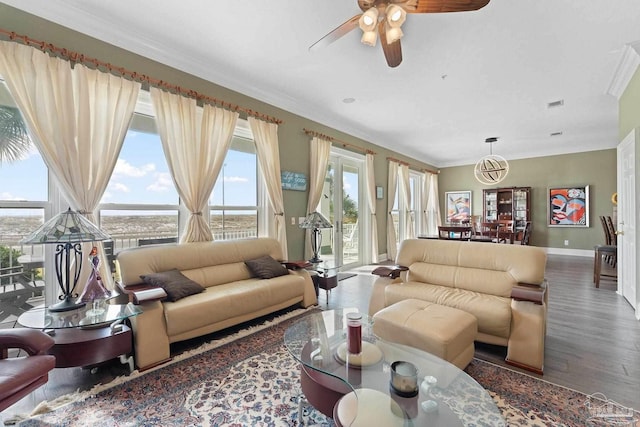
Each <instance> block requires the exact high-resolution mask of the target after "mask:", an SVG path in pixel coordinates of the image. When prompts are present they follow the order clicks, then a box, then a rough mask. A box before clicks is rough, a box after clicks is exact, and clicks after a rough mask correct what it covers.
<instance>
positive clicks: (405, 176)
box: [398, 165, 416, 239]
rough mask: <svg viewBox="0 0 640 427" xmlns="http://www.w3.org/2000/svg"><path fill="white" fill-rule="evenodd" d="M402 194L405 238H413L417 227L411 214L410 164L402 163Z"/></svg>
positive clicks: (400, 167)
mask: <svg viewBox="0 0 640 427" xmlns="http://www.w3.org/2000/svg"><path fill="white" fill-rule="evenodd" d="M398 171H399V173H400V196H401V197H402V201H403V203H404V212H403V214H404V233H403V234H404V238H405V239H413V238H415V237H416V227H415V224H414V222H413V215H412V214H411V183H410V181H409V166H408V165H400V166H399V167H398Z"/></svg>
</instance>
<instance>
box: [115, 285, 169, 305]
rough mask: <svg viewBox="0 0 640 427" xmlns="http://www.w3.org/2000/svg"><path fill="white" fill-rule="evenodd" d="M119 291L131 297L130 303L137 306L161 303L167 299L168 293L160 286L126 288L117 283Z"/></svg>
mask: <svg viewBox="0 0 640 427" xmlns="http://www.w3.org/2000/svg"><path fill="white" fill-rule="evenodd" d="M116 286H117V287H118V291H119V292H120V293H123V294H125V295H127V296H129V302H132V303H134V304H136V305H139V304H142V303H144V302H148V301H161V300H163V299H165V298H166V297H167V293H166V292H165V290H164V289H162V288H161V287H159V286H151V285H133V286H128V287H126V288H125V287H124V286H122V283H120V282H116Z"/></svg>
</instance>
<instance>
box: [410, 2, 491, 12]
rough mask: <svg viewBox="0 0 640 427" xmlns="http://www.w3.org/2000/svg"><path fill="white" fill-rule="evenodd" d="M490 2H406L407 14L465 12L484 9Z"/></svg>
mask: <svg viewBox="0 0 640 427" xmlns="http://www.w3.org/2000/svg"><path fill="white" fill-rule="evenodd" d="M489 1H490V0H408V1H407V2H406V3H405V5H404V9H405V10H406V11H407V13H440V12H467V11H470V10H478V9H482V8H483V7H485V6H486V5H487V4H488V3H489Z"/></svg>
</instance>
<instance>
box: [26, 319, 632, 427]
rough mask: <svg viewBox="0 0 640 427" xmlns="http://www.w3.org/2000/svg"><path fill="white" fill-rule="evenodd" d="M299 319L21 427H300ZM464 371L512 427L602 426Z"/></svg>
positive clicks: (573, 406)
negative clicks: (293, 328)
mask: <svg viewBox="0 0 640 427" xmlns="http://www.w3.org/2000/svg"><path fill="white" fill-rule="evenodd" d="M307 314H308V311H307V312H304V313H302V314H300V315H302V316H304V315H307ZM297 315H298V313H294V314H292V315H290V316H289V318H286V319H284V320H282V319H276V320H275V321H273V322H271V323H270V324H266V325H264V326H263V327H262V328H258V329H261V330H259V331H258V332H255V333H252V334H250V335H246V336H231V337H230V338H229V339H227V340H225V342H214V343H209V344H204V345H203V346H202V347H200V348H198V349H196V350H193V351H191V352H189V353H188V354H185V355H182V356H180V357H177V358H176V359H175V360H174V361H173V362H172V363H171V364H169V365H164V366H162V367H159V368H157V369H155V370H151V371H146V372H144V373H142V374H140V373H138V372H134V373H133V374H132V375H131V376H129V377H123V378H119V379H116V380H114V381H113V382H112V383H110V384H107V385H103V386H97V387H96V388H94V389H93V390H91V391H90V392H85V393H79V394H75V395H70V396H63V397H62V398H61V399H57V400H56V401H53V402H49V403H48V404H44V405H42V406H41V407H39V408H40V409H38V408H36V410H37V411H40V412H45V411H48V410H49V411H51V412H46V413H42V414H40V415H35V416H33V417H32V418H29V419H27V420H24V421H23V422H21V423H20V425H21V426H87V425H91V426H109V427H113V426H166V427H168V426H229V427H236V426H237V427H240V426H274V427H275V426H298V425H300V420H299V419H298V399H299V396H300V395H301V391H300V387H299V381H298V366H297V363H296V362H295V361H294V360H293V358H292V357H291V356H290V355H289V354H288V352H287V350H286V349H285V348H284V345H283V334H284V331H285V330H286V328H287V327H288V326H289V325H290V324H291V322H294V321H295V319H296V317H297ZM226 341H230V342H226ZM467 372H468V373H469V374H470V375H471V376H472V377H473V378H475V379H476V380H477V381H478V382H479V383H480V384H481V385H483V386H484V387H485V388H486V389H487V390H489V392H490V394H491V395H492V397H493V398H494V400H495V401H496V403H497V404H498V406H499V408H500V409H501V411H502V413H503V415H504V417H505V418H506V419H507V422H508V425H510V426H585V425H605V424H602V423H596V422H593V419H592V420H590V419H589V417H590V411H589V408H588V407H587V406H585V404H586V403H587V401H588V396H586V395H584V394H582V393H579V392H576V391H573V390H569V389H566V388H564V387H559V386H556V385H553V384H551V383H548V382H546V381H541V380H539V379H537V378H534V377H531V376H528V375H523V374H520V373H518V372H515V371H512V370H510V369H505V368H502V367H500V366H497V365H493V364H491V363H488V362H483V361H480V360H476V359H474V360H473V362H472V363H471V364H470V365H469V367H468V368H467ZM62 402H64V403H65V404H64V406H61V407H57V406H59V405H60V403H62ZM69 402H70V403H69ZM56 407H57V408H56ZM303 417H304V418H305V419H304V422H305V425H316V426H333V422H332V421H331V420H330V419H328V418H326V417H325V416H323V415H322V414H320V413H319V412H317V411H315V410H314V409H313V408H310V407H308V408H306V409H305V411H304V412H303ZM596 421H597V420H596ZM472 425H480V424H479V423H473V424H472ZM627 425H632V424H630V423H629V424H627Z"/></svg>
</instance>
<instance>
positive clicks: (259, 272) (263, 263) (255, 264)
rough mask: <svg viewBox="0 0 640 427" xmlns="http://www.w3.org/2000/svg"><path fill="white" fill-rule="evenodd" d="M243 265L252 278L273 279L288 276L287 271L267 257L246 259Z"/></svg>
mask: <svg viewBox="0 0 640 427" xmlns="http://www.w3.org/2000/svg"><path fill="white" fill-rule="evenodd" d="M244 263H245V264H246V265H247V268H248V269H249V271H251V275H252V276H253V277H259V278H260V279H273V278H274V277H279V276H284V275H285V274H289V270H287V269H286V268H285V267H284V266H283V265H282V264H280V263H279V262H278V261H276V260H275V259H273V258H271V257H270V256H269V255H265V256H261V257H260V258H256V259H248V260H246V261H245V262H244Z"/></svg>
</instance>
